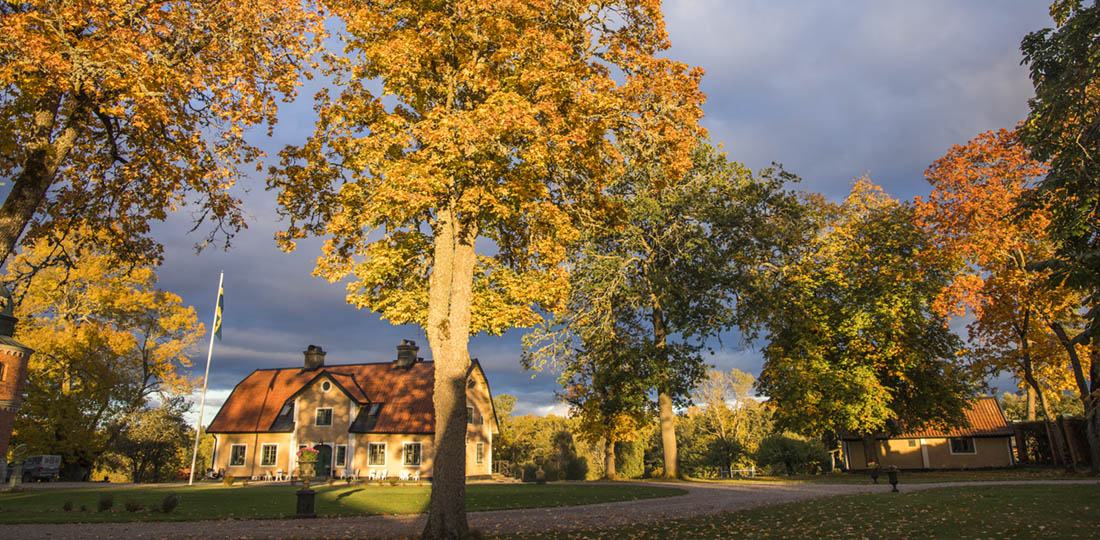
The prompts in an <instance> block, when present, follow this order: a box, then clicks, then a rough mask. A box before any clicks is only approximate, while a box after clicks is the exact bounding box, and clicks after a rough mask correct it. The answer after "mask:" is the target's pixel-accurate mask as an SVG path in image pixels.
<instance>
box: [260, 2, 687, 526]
mask: <svg viewBox="0 0 1100 540" xmlns="http://www.w3.org/2000/svg"><path fill="white" fill-rule="evenodd" d="M325 5H326V7H327V9H328V10H329V11H330V12H331V13H332V14H334V15H335V16H337V17H339V18H340V19H341V20H342V21H343V23H344V26H345V28H346V32H345V34H344V35H343V42H344V45H345V52H346V54H344V55H331V56H329V57H328V58H327V61H328V63H327V70H328V75H330V76H331V77H332V80H333V82H334V86H333V87H334V88H335V89H336V92H335V94H330V93H329V92H328V91H322V92H321V93H319V94H318V95H317V97H316V99H317V103H316V110H317V114H318V120H317V124H316V128H315V130H314V132H313V134H312V135H311V136H310V137H309V138H308V139H307V141H306V142H305V143H304V144H302V145H300V146H295V147H288V148H287V149H286V150H284V151H283V152H282V154H281V156H282V165H281V166H280V167H277V168H275V169H274V170H273V173H272V176H271V179H270V186H271V188H273V189H276V190H278V191H279V202H280V206H281V209H282V210H281V212H282V213H283V215H284V216H286V217H287V218H289V224H288V226H287V229H286V231H284V233H283V234H281V235H280V238H279V239H280V241H281V242H282V245H283V247H284V248H286V249H292V248H293V245H294V244H293V242H294V240H295V239H298V238H304V237H308V236H321V237H325V238H326V241H325V245H324V248H323V255H322V256H321V257H320V259H319V260H318V264H317V268H316V270H315V273H316V274H317V275H321V276H324V277H327V278H329V279H330V280H333V281H338V280H342V279H345V278H348V277H349V276H350V277H351V278H352V282H351V284H350V285H349V287H348V301H349V302H350V303H352V304H354V305H356V306H358V307H366V308H369V309H371V310H374V311H376V312H378V313H380V314H381V316H382V317H384V318H386V319H388V320H390V321H391V322H394V323H397V324H400V323H418V324H420V325H422V326H423V327H424V329H425V331H426V333H427V336H428V342H429V344H430V345H431V350H432V357H433V360H434V361H435V393H434V396H435V397H434V400H435V403H434V404H435V418H436V426H435V444H434V445H433V452H434V457H433V476H434V478H433V486H432V495H431V502H430V505H429V518H428V522H427V525H426V527H425V530H424V536H425V537H430V538H459V537H461V536H462V535H463V534H465V533H466V531H467V523H466V517H465V452H464V450H463V448H464V443H465V432H466V428H465V424H466V422H465V414H466V408H465V403H464V401H465V392H464V382H465V375H466V370H467V366H468V365H469V353H468V351H467V342H468V340H469V336H470V335H471V334H472V333H476V332H479V331H485V332H489V333H500V332H502V331H504V330H505V329H507V328H509V327H512V326H515V325H529V324H533V323H535V322H536V321H538V320H539V311H538V310H537V307H538V306H543V307H547V308H551V309H553V308H556V307H557V305H558V304H559V303H560V302H561V298H562V297H563V294H564V292H565V291H566V290H567V288H568V280H567V272H566V269H565V268H563V267H562V266H561V264H560V263H561V262H562V261H563V260H564V258H565V253H566V249H567V246H568V243H569V242H570V241H572V240H573V239H575V238H576V237H577V227H576V225H575V220H576V219H577V216H578V215H579V214H583V213H586V212H588V213H591V212H595V213H598V212H602V211H604V210H605V207H604V206H603V205H602V204H601V202H600V199H601V197H600V190H601V188H602V186H603V185H605V184H606V182H607V180H608V179H609V178H611V177H613V175H614V173H615V172H616V171H617V170H618V169H619V168H620V162H621V161H622V158H621V154H620V153H619V152H618V151H617V149H616V148H615V146H614V145H613V144H612V141H613V140H616V139H617V138H618V137H620V136H625V135H626V134H629V133H633V132H637V131H645V132H646V133H648V134H649V136H650V137H651V139H652V142H653V148H654V150H655V151H658V152H659V154H657V155H658V156H660V161H661V163H662V165H663V166H664V167H666V168H667V169H668V173H669V174H670V175H672V176H675V175H678V174H680V172H679V171H682V170H683V169H686V168H688V167H689V166H690V151H691V148H692V144H693V142H694V138H695V133H696V131H697V128H696V120H697V119H698V117H699V116H700V115H701V110H700V109H699V107H698V105H697V104H698V103H699V102H700V101H701V100H702V97H701V94H699V92H698V89H697V85H698V78H699V76H700V72H694V71H689V70H688V69H687V67H686V66H684V65H682V64H680V63H677V62H674V61H671V60H667V59H658V58H656V57H655V56H654V55H655V54H656V53H658V52H660V51H661V50H663V49H665V48H667V47H668V42H667V36H666V32H665V28H664V21H663V18H662V15H661V12H660V4H659V2H657V1H656V0H645V1H640V0H622V1H606V2H588V1H580V0H566V1H552V0H514V1H484V0H476V1H475V0H465V1H430V2H424V1H415V2H414V1H408V0H381V1H374V2H354V3H353V2H336V1H333V2H326V3H325ZM667 104H677V105H678V106H676V107H666V105H667ZM684 104H687V105H686V106H685V105H684ZM479 239H480V241H481V242H482V244H483V245H485V244H488V245H489V249H488V250H485V251H484V252H483V253H479V252H478V250H477V249H476V246H477V244H478V242H479Z"/></svg>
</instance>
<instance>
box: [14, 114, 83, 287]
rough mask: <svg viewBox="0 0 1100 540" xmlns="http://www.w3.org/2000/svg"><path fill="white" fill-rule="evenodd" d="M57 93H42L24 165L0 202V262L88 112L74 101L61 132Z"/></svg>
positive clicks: (50, 181) (37, 203)
mask: <svg viewBox="0 0 1100 540" xmlns="http://www.w3.org/2000/svg"><path fill="white" fill-rule="evenodd" d="M60 106H61V98H60V96H54V95H51V96H45V97H43V98H42V99H40V100H39V102H38V110H37V111H35V114H34V135H33V137H32V138H31V140H30V142H29V144H27V148H26V152H27V153H26V157H25V158H24V160H23V168H22V170H21V171H19V174H18V175H16V176H15V182H14V183H13V184H12V188H11V192H10V193H8V197H7V199H4V204H3V206H0V266H2V265H3V264H4V263H5V262H7V260H8V257H10V256H11V254H12V252H14V251H15V246H16V244H17V243H18V242H19V237H20V236H21V235H22V234H23V230H24V229H25V228H26V227H27V223H29V222H30V220H31V218H33V217H34V213H35V212H36V211H38V207H39V206H41V205H42V201H43V200H45V199H46V193H47V192H48V191H49V189H50V185H52V184H53V182H54V178H55V177H56V176H57V169H58V167H60V165H61V163H62V162H63V161H64V160H65V158H66V157H67V156H68V155H69V152H70V151H71V150H72V148H73V145H74V144H75V143H76V139H77V137H78V136H79V135H80V133H81V131H82V129H83V127H84V126H83V124H84V122H85V121H86V117H87V114H86V112H85V110H84V107H82V106H80V105H77V106H76V107H75V108H74V110H73V111H71V112H70V113H69V118H68V120H67V121H66V122H65V126H63V128H62V129H61V130H60V132H58V133H55V129H56V127H57V117H58V109H59V108H60Z"/></svg>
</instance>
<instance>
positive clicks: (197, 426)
mask: <svg viewBox="0 0 1100 540" xmlns="http://www.w3.org/2000/svg"><path fill="white" fill-rule="evenodd" d="M224 279H225V270H222V271H221V273H220V274H219V275H218V297H217V298H215V299H214V322H213V323H212V324H211V325H210V348H208V349H207V350H206V373H205V374H204V375H203V376H202V398H200V399H199V421H198V422H197V423H196V424H195V448H194V450H192V451H191V477H190V478H188V479H187V485H189V486H190V485H192V484H194V483H195V460H196V459H197V458H198V457H199V434H200V432H201V431H202V413H203V409H204V408H206V381H207V379H209V378H210V357H211V356H213V354H214V333H215V332H216V331H217V328H216V326H217V324H218V316H219V315H221V314H219V313H218V303H219V302H221V299H222V281H223V280H224Z"/></svg>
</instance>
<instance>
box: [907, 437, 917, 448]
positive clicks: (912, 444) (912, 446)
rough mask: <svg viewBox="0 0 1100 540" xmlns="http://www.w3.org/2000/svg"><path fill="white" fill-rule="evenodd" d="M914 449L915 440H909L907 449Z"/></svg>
mask: <svg viewBox="0 0 1100 540" xmlns="http://www.w3.org/2000/svg"><path fill="white" fill-rule="evenodd" d="M916 447H917V440H916V439H909V448H916Z"/></svg>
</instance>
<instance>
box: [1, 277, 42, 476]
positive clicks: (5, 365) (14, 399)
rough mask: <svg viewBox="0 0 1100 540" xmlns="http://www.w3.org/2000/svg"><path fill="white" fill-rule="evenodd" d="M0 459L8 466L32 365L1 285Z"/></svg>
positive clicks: (6, 290) (3, 470)
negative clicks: (12, 433)
mask: <svg viewBox="0 0 1100 540" xmlns="http://www.w3.org/2000/svg"><path fill="white" fill-rule="evenodd" d="M0 302H2V303H3V306H0V458H3V459H4V460H5V461H4V462H3V463H0V464H3V465H6V464H7V455H8V445H9V444H10V443H11V430H12V426H13V425H14V424H15V413H16V412H17V411H18V410H19V404H20V403H21V402H22V401H23V390H24V387H25V382H26V379H27V363H28V362H30V358H31V354H32V353H34V350H32V349H31V348H30V347H27V346H26V345H23V344H22V343H19V342H18V341H16V340H15V339H14V338H12V336H13V335H14V334H15V323H16V322H17V320H16V318H15V315H14V313H13V311H12V299H11V293H9V292H8V289H7V288H6V287H4V286H3V285H0ZM6 475H7V467H0V480H2V481H6V480H7V478H6Z"/></svg>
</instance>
